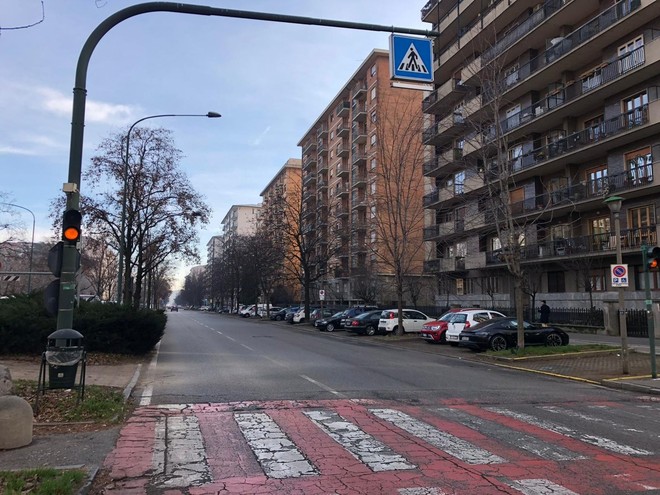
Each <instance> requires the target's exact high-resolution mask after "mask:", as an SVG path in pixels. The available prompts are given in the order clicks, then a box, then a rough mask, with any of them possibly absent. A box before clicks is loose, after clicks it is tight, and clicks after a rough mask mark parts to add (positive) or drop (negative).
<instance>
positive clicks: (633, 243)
mask: <svg viewBox="0 0 660 495" xmlns="http://www.w3.org/2000/svg"><path fill="white" fill-rule="evenodd" d="M620 242H621V250H622V251H623V252H634V253H639V251H640V249H641V247H642V245H644V244H646V245H647V246H656V245H657V242H658V229H657V226H656V225H650V226H647V227H640V228H636V229H622V230H621V238H620ZM616 244H617V238H616V235H614V233H613V232H603V233H600V234H592V235H585V236H579V237H570V238H559V239H552V240H548V241H544V242H540V243H538V244H529V245H525V246H521V247H520V248H519V253H518V254H519V256H520V258H521V259H522V260H523V261H530V262H538V261H539V260H558V259H562V258H566V257H572V258H588V257H592V256H603V257H609V258H614V256H615V253H616ZM506 256H507V252H506V250H503V249H498V250H495V251H488V252H486V264H487V265H495V264H503V263H505V262H506Z"/></svg>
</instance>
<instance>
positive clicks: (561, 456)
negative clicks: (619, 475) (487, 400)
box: [432, 407, 585, 461]
mask: <svg viewBox="0 0 660 495" xmlns="http://www.w3.org/2000/svg"><path fill="white" fill-rule="evenodd" d="M432 411H435V412H438V413H440V414H441V415H442V417H443V418H446V419H448V420H450V421H457V422H459V423H461V424H462V425H465V426H467V427H469V428H472V429H473V430H475V431H478V432H479V433H481V434H482V435H484V436H486V437H488V438H494V439H496V440H499V441H500V442H503V443H506V444H509V445H512V446H514V447H516V448H519V449H523V450H526V451H528V452H531V453H532V454H534V455H536V456H538V457H540V458H542V459H549V460H553V461H570V460H576V459H584V458H585V457H584V456H582V455H580V454H578V453H576V452H572V451H570V450H568V449H567V448H565V447H562V446H560V445H552V444H550V443H548V442H545V441H543V440H541V439H539V438H537V437H534V436H532V435H528V434H527V433H523V432H520V431H517V430H515V429H513V428H509V427H508V426H503V425H500V424H498V423H495V422H494V421H489V420H485V419H482V418H479V417H477V416H473V415H472V414H469V413H467V412H465V411H461V410H459V409H451V408H448V407H438V408H433V409H432Z"/></svg>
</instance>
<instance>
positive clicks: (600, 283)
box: [584, 270, 607, 292]
mask: <svg viewBox="0 0 660 495" xmlns="http://www.w3.org/2000/svg"><path fill="white" fill-rule="evenodd" d="M588 283H589V285H590V288H591V291H592V292H602V291H605V290H607V286H606V285H605V273H604V272H603V271H602V270H593V271H592V272H591V273H589V281H588ZM585 285H586V284H585ZM584 290H585V292H589V287H585V288H584Z"/></svg>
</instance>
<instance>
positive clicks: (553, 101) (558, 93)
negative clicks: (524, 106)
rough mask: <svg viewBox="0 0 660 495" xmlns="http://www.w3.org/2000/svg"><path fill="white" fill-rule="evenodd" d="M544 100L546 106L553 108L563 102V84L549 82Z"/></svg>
mask: <svg viewBox="0 0 660 495" xmlns="http://www.w3.org/2000/svg"><path fill="white" fill-rule="evenodd" d="M546 101H547V105H548V108H555V107H558V106H559V105H561V104H562V103H564V85H563V84H560V83H553V84H550V85H549V86H548V95H547V97H546Z"/></svg>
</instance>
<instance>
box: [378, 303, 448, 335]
mask: <svg viewBox="0 0 660 495" xmlns="http://www.w3.org/2000/svg"><path fill="white" fill-rule="evenodd" d="M402 313H403V331H404V332H421V331H422V327H423V326H424V323H427V322H429V321H432V320H434V319H435V318H431V317H430V316H426V315H425V314H424V313H422V312H421V311H417V310H416V309H404V310H402ZM398 326H399V310H398V309H386V310H385V311H383V312H382V313H381V314H380V320H378V331H379V332H383V333H389V332H396V331H397V328H398Z"/></svg>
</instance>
